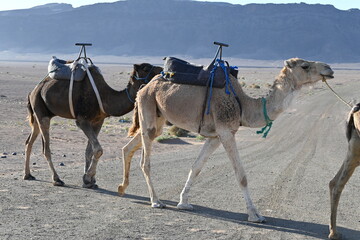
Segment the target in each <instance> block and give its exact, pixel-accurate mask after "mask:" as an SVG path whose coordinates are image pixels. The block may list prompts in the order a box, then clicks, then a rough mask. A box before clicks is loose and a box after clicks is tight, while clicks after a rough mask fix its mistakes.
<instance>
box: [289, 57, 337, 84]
mask: <svg viewBox="0 0 360 240" xmlns="http://www.w3.org/2000/svg"><path fill="white" fill-rule="evenodd" d="M284 65H285V67H284V69H283V72H284V73H287V74H289V75H292V77H291V78H292V79H293V81H294V83H293V84H294V87H295V88H296V89H299V88H301V87H302V86H303V85H308V84H314V83H316V82H317V81H320V80H323V79H324V78H325V79H330V78H333V77H334V76H333V74H334V71H333V70H332V69H331V68H330V66H329V65H327V64H326V63H322V62H312V61H306V60H303V59H300V58H291V59H288V60H286V61H285V62H284Z"/></svg>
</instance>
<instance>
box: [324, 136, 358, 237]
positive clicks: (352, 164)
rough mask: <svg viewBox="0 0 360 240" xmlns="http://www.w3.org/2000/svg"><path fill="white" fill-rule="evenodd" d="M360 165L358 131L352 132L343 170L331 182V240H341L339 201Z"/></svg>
mask: <svg viewBox="0 0 360 240" xmlns="http://www.w3.org/2000/svg"><path fill="white" fill-rule="evenodd" d="M359 163H360V138H359V136H358V134H357V133H356V131H353V132H352V137H351V139H350V141H349V146H348V152H347V155H346V159H345V161H344V162H343V164H342V166H341V168H340V169H339V171H338V172H337V174H336V175H335V177H334V178H333V179H332V180H331V181H330V183H329V188H330V206H331V214H330V226H329V229H330V234H329V238H330V239H340V238H341V237H340V234H339V233H338V232H337V230H336V216H337V208H338V205H339V200H340V196H341V193H342V191H343V189H344V187H345V184H346V183H347V182H348V180H349V179H350V177H351V176H352V174H353V173H354V171H355V168H356V167H357V166H359Z"/></svg>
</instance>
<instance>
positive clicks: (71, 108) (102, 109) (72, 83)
mask: <svg viewBox="0 0 360 240" xmlns="http://www.w3.org/2000/svg"><path fill="white" fill-rule="evenodd" d="M77 64H79V63H78V62H77V61H74V62H73V63H72V66H71V78H70V86H69V107H70V113H71V116H72V117H73V118H76V117H75V112H74V103H73V98H72V93H73V86H74V75H75V69H76V66H77ZM81 65H83V66H84V67H85V69H86V73H87V75H88V77H89V80H90V83H91V86H92V88H93V90H94V92H95V95H96V99H97V101H98V103H99V107H100V110H101V112H103V113H105V110H104V107H103V104H102V101H101V97H100V93H99V91H98V89H97V87H96V84H95V81H94V78H93V77H92V75H91V73H90V70H89V68H88V66H87V63H86V62H83V63H81Z"/></svg>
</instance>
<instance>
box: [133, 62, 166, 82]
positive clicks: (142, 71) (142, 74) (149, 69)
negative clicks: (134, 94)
mask: <svg viewBox="0 0 360 240" xmlns="http://www.w3.org/2000/svg"><path fill="white" fill-rule="evenodd" d="M162 70H163V69H162V67H157V66H153V65H151V64H150V63H141V64H134V69H133V72H132V73H131V80H130V81H131V82H132V85H134V86H138V87H140V86H141V85H143V84H146V83H148V82H150V80H151V79H152V78H153V77H154V76H156V75H157V74H160V73H161V71H162Z"/></svg>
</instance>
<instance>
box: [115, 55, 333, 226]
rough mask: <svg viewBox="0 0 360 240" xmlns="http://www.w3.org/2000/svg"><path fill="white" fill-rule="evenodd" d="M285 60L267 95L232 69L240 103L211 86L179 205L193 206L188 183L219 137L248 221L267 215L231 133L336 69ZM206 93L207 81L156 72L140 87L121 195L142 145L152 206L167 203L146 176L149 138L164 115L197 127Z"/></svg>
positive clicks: (255, 123)
mask: <svg viewBox="0 0 360 240" xmlns="http://www.w3.org/2000/svg"><path fill="white" fill-rule="evenodd" d="M284 64H285V66H284V67H283V69H282V70H281V71H280V74H279V76H278V77H277V79H276V80H275V82H274V84H273V85H272V87H271V91H270V92H269V94H268V95H267V96H266V98H258V99H255V98H252V97H250V96H247V95H246V94H245V93H244V91H243V89H242V88H241V86H240V84H239V82H238V81H237V79H236V78H235V77H233V76H231V75H229V78H230V82H231V84H232V86H233V88H234V91H235V93H236V95H237V96H238V98H239V99H240V102H241V106H240V105H239V104H238V102H237V101H236V97H235V96H234V94H227V93H226V92H225V91H224V89H221V88H214V89H213V90H212V91H213V92H212V100H211V104H210V105H211V106H210V113H209V114H208V115H205V116H204V119H203V124H202V126H201V130H200V132H199V133H200V134H201V135H203V136H204V137H206V138H207V139H206V141H205V143H204V145H203V147H202V149H201V152H200V154H199V156H198V157H197V159H196V161H195V163H194V164H193V165H192V168H191V170H190V172H189V175H188V179H187V181H186V184H185V187H184V188H183V190H182V192H181V194H180V202H179V204H178V205H177V208H178V209H182V210H192V209H193V206H192V205H191V204H189V202H188V194H189V191H190V187H191V185H192V184H193V182H194V180H195V177H196V176H197V175H198V174H199V173H200V171H201V169H202V167H203V166H204V164H205V162H206V161H207V159H208V158H209V156H210V155H211V154H212V153H213V152H214V151H215V149H216V148H217V147H219V145H220V143H221V144H222V145H223V146H224V148H225V150H226V153H227V155H228V157H229V159H230V161H231V164H232V166H233V168H234V170H235V175H236V178H237V181H238V183H239V185H240V188H241V190H242V192H243V195H244V199H245V201H246V206H247V213H248V221H251V222H264V221H265V218H264V217H263V216H261V215H260V214H259V213H258V211H257V209H256V207H255V206H254V204H253V201H252V199H251V197H250V194H249V190H248V181H247V178H246V175H245V170H244V168H243V166H242V163H241V161H240V157H239V153H238V151H237V146H236V142H235V133H236V132H237V130H238V129H239V127H240V126H244V127H251V128H257V127H263V126H264V125H268V124H269V121H270V122H271V121H273V120H275V119H276V118H277V117H278V116H279V114H280V113H281V112H283V111H284V110H285V109H286V108H287V107H288V106H289V104H290V102H291V100H292V99H293V97H294V96H295V93H296V92H298V91H299V90H300V88H301V87H302V86H304V85H311V84H314V83H316V82H317V81H320V80H322V79H323V78H325V79H328V78H333V73H334V72H333V71H332V69H331V68H330V66H329V65H327V64H325V63H321V62H313V61H306V60H303V59H299V58H292V59H289V60H287V61H285V62H284ZM205 95H206V87H201V86H190V85H180V84H175V83H171V82H169V81H164V80H163V79H162V78H161V76H155V77H154V79H153V80H152V81H151V82H150V83H149V84H148V85H146V86H145V87H144V88H142V89H141V90H140V91H139V92H138V94H137V100H136V101H137V106H135V109H134V121H133V126H132V128H131V129H130V131H129V135H133V136H134V137H133V138H132V139H131V140H130V141H129V143H128V144H127V145H125V146H124V147H123V164H124V179H123V182H122V184H120V185H119V187H118V193H119V194H120V195H124V194H125V189H126V188H127V187H128V185H129V168H130V162H131V158H132V157H133V154H134V152H135V151H136V150H137V149H139V148H140V147H141V146H143V148H142V157H141V163H140V164H141V168H142V171H143V174H144V176H145V179H146V182H147V185H148V190H149V193H150V200H151V206H152V207H155V208H162V207H165V204H163V203H162V202H161V201H160V200H159V198H158V197H157V195H156V193H155V190H154V187H153V183H152V181H151V178H150V150H151V144H152V141H153V140H154V138H156V137H157V136H159V135H160V134H161V132H162V127H163V123H164V121H165V119H166V120H168V121H170V122H171V123H173V124H174V125H176V126H178V127H180V128H183V129H186V130H188V131H192V132H197V131H198V129H199V123H200V120H201V118H202V114H201V113H202V107H203V104H202V103H203V102H204V97H205ZM190 106H191V107H190ZM265 109H266V110H267V114H266V116H265V114H264V112H266V111H265ZM266 119H267V120H266ZM270 119H271V120H270ZM138 130H139V131H138Z"/></svg>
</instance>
